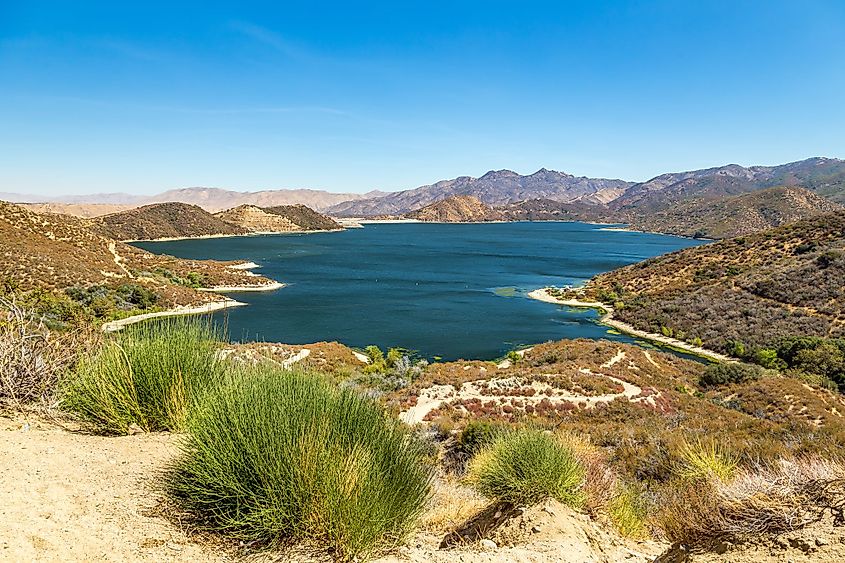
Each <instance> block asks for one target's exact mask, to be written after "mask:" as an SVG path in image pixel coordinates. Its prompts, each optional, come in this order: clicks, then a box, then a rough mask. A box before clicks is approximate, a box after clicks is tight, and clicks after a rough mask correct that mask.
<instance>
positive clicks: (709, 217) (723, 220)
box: [629, 187, 842, 239]
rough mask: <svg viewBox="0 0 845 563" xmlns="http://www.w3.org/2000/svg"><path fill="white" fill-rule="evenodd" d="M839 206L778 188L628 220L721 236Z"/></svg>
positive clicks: (668, 229)
mask: <svg viewBox="0 0 845 563" xmlns="http://www.w3.org/2000/svg"><path fill="white" fill-rule="evenodd" d="M839 209H842V206H841V205H839V204H838V203H834V202H832V201H830V200H827V199H825V198H823V197H821V196H819V195H817V194H815V193H813V192H811V191H809V190H805V189H804V188H798V187H778V188H769V189H766V190H760V191H756V192H751V193H749V194H744V195H740V196H736V197H728V198H723V199H718V200H715V201H701V200H694V201H690V202H679V203H678V204H676V205H674V206H672V208H671V209H668V210H663V211H656V212H654V213H635V214H632V215H631V216H630V218H629V221H630V224H631V226H632V227H634V228H636V229H639V230H643V231H653V232H661V233H669V234H673V235H683V236H699V237H706V238H716V239H720V238H729V237H734V236H739V235H748V234H751V233H755V232H757V231H763V230H765V229H769V228H772V227H779V226H781V225H785V224H787V223H792V222H794V221H799V220H801V219H806V218H808V217H812V216H814V215H819V214H822V213H830V212H832V211H837V210H839Z"/></svg>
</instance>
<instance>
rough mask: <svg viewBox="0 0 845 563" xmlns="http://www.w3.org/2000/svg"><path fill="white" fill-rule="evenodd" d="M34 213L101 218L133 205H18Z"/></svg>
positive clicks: (57, 203)
mask: <svg viewBox="0 0 845 563" xmlns="http://www.w3.org/2000/svg"><path fill="white" fill-rule="evenodd" d="M18 205H20V206H21V207H25V208H27V209H29V210H30V211H34V212H36V213H61V214H62V215H73V216H74V217H85V218H89V219H90V218H92V217H102V216H103V215H109V214H111V213H120V212H121V211H128V210H130V209H134V208H135V207H136V206H134V205H121V204H113V203H59V202H53V203H22V204H18Z"/></svg>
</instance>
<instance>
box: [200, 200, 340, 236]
mask: <svg viewBox="0 0 845 563" xmlns="http://www.w3.org/2000/svg"><path fill="white" fill-rule="evenodd" d="M214 216H215V217H217V218H218V219H220V220H222V221H225V222H227V223H230V224H232V225H236V226H238V227H240V228H242V229H245V230H246V231H249V232H253V233H296V232H303V231H321V230H334V229H340V228H342V227H341V226H340V225H339V224H337V223H336V222H335V221H333V220H332V219H330V218H329V217H326V216H325V215H321V214H319V213H317V212H316V211H313V210H311V209H309V208H308V207H305V206H304V205H290V206H277V207H274V208H266V209H265V208H262V207H256V206H255V205H241V206H238V207H235V208H233V209H227V210H226V211H221V212H219V213H216V214H215V215H214Z"/></svg>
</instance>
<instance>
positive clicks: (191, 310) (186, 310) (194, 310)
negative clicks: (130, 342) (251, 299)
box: [101, 299, 246, 332]
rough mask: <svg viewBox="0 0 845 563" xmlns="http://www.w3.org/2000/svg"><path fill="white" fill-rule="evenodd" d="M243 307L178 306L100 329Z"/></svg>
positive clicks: (229, 303) (212, 304) (230, 302)
mask: <svg viewBox="0 0 845 563" xmlns="http://www.w3.org/2000/svg"><path fill="white" fill-rule="evenodd" d="M244 306H246V303H241V302H240V301H235V300H234V299H224V300H222V301H212V302H210V303H205V304H204V305H180V306H177V307H174V308H173V309H167V310H165V311H156V312H155V313H142V314H140V315H132V316H131V317H126V318H125V319H118V320H116V321H109V322H107V323H104V324H103V326H102V327H101V328H102V331H103V332H117V331H118V330H120V329H122V328H123V327H126V326H129V325H133V324H135V323H140V322H143V321H146V320H149V319H157V318H162V317H178V316H181V315H202V314H205V313H213V312H215V311H220V310H224V309H228V308H230V307H244Z"/></svg>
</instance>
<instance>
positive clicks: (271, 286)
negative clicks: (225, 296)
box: [197, 282, 287, 293]
mask: <svg viewBox="0 0 845 563" xmlns="http://www.w3.org/2000/svg"><path fill="white" fill-rule="evenodd" d="M286 285H287V284H284V283H281V282H272V283H265V284H261V285H216V286H214V287H198V288H197V291H205V292H207V293H234V292H248V291H274V290H276V289H281V288H283V287H285V286H286Z"/></svg>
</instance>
